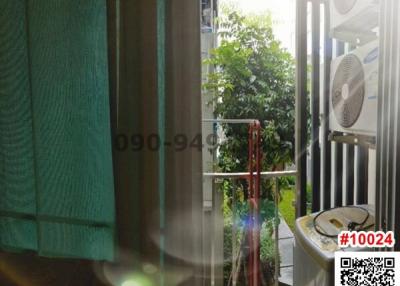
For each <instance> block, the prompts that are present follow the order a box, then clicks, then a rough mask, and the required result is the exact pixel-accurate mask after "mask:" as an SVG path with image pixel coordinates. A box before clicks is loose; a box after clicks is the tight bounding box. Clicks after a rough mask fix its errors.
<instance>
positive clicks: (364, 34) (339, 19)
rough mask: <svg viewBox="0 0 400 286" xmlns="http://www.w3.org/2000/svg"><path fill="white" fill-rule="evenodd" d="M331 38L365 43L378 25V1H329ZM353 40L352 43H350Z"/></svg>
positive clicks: (373, 36)
mask: <svg viewBox="0 0 400 286" xmlns="http://www.w3.org/2000/svg"><path fill="white" fill-rule="evenodd" d="M330 11H331V13H330V14H331V15H330V23H331V36H332V37H333V38H337V39H340V40H343V41H347V42H356V41H358V42H367V41H368V40H371V39H373V38H376V33H374V32H372V30H373V29H374V28H376V27H377V26H378V24H379V0H331V1H330ZM352 40H353V41H352Z"/></svg>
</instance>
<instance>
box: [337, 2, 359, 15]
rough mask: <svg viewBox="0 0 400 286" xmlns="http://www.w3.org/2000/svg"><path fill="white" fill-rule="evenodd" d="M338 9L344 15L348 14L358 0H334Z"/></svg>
mask: <svg viewBox="0 0 400 286" xmlns="http://www.w3.org/2000/svg"><path fill="white" fill-rule="evenodd" d="M333 2H334V3H335V8H336V10H337V11H338V12H339V13H340V14H342V15H344V14H347V13H348V12H349V11H350V10H351V9H353V8H354V5H356V3H357V0H334V1H333Z"/></svg>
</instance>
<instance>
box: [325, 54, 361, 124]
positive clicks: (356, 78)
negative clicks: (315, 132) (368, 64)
mask: <svg viewBox="0 0 400 286" xmlns="http://www.w3.org/2000/svg"><path fill="white" fill-rule="evenodd" d="M364 96H365V77H364V69H363V65H362V63H361V61H360V60H359V59H358V58H357V57H356V56H355V55H347V56H345V57H344V58H343V60H342V61H341V63H340V64H339V66H338V69H337V71H336V74H335V77H334V80H333V85H332V98H331V99H332V106H333V112H334V114H335V117H336V119H337V121H338V123H339V124H340V125H341V126H342V127H344V128H349V127H351V126H353V125H354V124H355V123H356V122H357V120H358V117H359V116H360V113H361V110H362V106H363V103H364Z"/></svg>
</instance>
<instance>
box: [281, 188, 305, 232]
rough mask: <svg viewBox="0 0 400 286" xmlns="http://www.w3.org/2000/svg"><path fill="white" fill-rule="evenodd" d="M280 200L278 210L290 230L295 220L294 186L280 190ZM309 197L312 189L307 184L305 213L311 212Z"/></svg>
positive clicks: (292, 228)
mask: <svg viewBox="0 0 400 286" xmlns="http://www.w3.org/2000/svg"><path fill="white" fill-rule="evenodd" d="M281 196H282V198H281V202H280V203H279V212H280V213H281V215H282V217H283V218H284V219H285V221H286V223H287V224H288V226H289V227H290V229H291V230H292V231H294V226H295V222H296V209H295V207H294V206H293V202H294V201H295V200H296V192H295V189H294V187H289V188H286V189H283V190H281ZM311 198H312V190H311V186H310V185H307V214H310V213H311V207H310V204H311Z"/></svg>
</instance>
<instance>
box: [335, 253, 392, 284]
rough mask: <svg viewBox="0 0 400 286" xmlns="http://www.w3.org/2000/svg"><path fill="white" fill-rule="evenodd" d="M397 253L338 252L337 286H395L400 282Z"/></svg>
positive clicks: (336, 261) (336, 257)
mask: <svg viewBox="0 0 400 286" xmlns="http://www.w3.org/2000/svg"><path fill="white" fill-rule="evenodd" d="M399 263H400V261H399V253H397V252H337V253H336V254H335V280H336V283H335V285H336V286H395V285H400V284H396V282H397V283H399V282H400V276H398V272H399V265H398V264H399Z"/></svg>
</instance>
